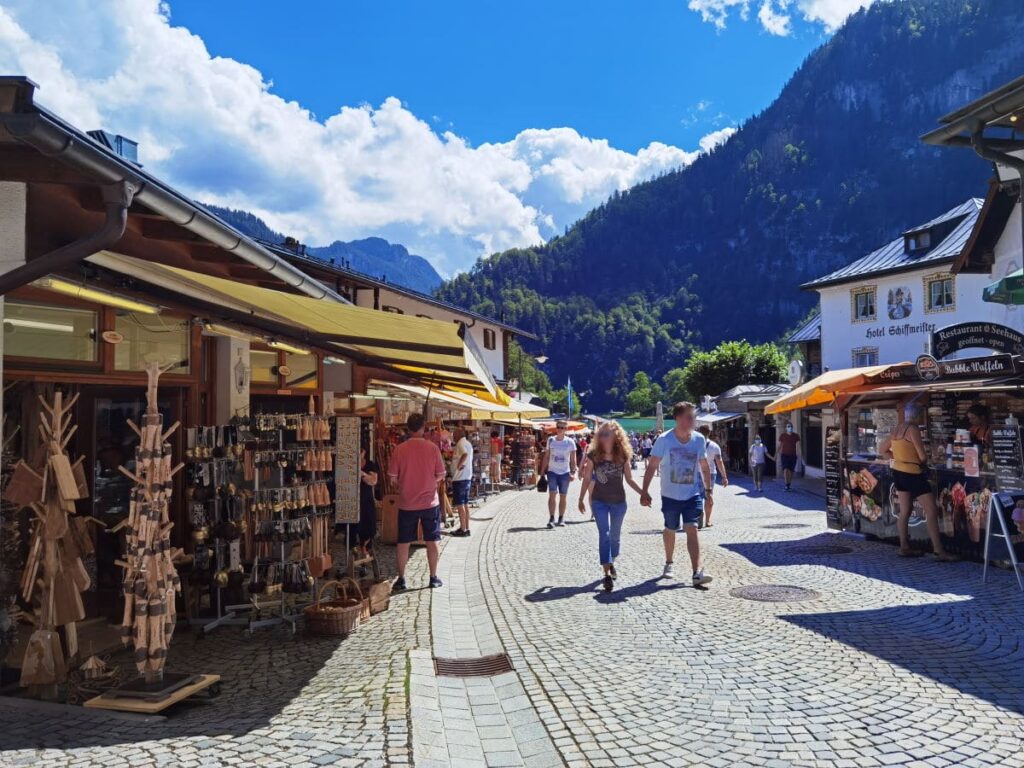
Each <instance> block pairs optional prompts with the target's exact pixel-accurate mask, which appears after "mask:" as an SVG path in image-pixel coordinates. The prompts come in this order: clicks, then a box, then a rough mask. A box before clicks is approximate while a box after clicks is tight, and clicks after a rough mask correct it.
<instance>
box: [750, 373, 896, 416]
mask: <svg viewBox="0 0 1024 768" xmlns="http://www.w3.org/2000/svg"><path fill="white" fill-rule="evenodd" d="M890 367H891V366H889V365H872V366H868V367H866V368H840V369H839V370H837V371H826V372H825V373H823V374H821V376H818V377H817V378H814V379H811V380H810V381H808V382H806V383H804V384H801V385H800V386H799V387H797V388H796V389H793V390H790V391H789V392H787V393H786V394H784V395H782V396H781V397H778V398H776V399H775V400H773V401H772V402H771V403H769V404H768V407H767V408H765V409H764V412H765V413H769V414H770V413H786V412H788V411H795V410H797V409H798V408H812V407H814V406H816V405H828V404H829V403H831V402H832V401H833V400H835V397H836V395H837V394H839V393H842V392H845V391H847V390H850V389H853V388H854V387H859V386H862V385H864V384H865V383H866V382H867V380H868V378H869V377H872V376H877V375H878V374H880V373H881V372H882V371H884V370H886V369H887V368H890Z"/></svg>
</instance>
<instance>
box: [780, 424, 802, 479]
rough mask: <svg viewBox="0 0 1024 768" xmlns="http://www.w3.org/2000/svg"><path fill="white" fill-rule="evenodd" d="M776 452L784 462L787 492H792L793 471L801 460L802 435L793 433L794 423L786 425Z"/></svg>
mask: <svg viewBox="0 0 1024 768" xmlns="http://www.w3.org/2000/svg"><path fill="white" fill-rule="evenodd" d="M776 451H777V453H778V454H779V459H780V461H781V462H782V477H783V479H784V480H785V481H786V490H787V491H789V490H792V485H793V471H794V470H795V469H796V463H797V461H798V460H799V459H800V435H798V434H796V433H795V432H794V431H793V425H792V423H789V424H786V431H785V432H783V433H782V434H781V435H779V445H778V447H777V448H776Z"/></svg>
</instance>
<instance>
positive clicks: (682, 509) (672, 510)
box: [661, 493, 704, 531]
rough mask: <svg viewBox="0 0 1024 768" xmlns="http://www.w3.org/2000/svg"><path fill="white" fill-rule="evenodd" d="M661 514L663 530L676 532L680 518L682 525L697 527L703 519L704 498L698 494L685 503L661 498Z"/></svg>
mask: <svg viewBox="0 0 1024 768" xmlns="http://www.w3.org/2000/svg"><path fill="white" fill-rule="evenodd" d="M661 514H662V517H664V518H665V528H666V529H668V530H670V531H675V530H678V528H679V521H680V518H681V519H682V522H683V525H684V526H685V525H699V524H700V523H701V521H702V519H703V517H704V496H703V494H700V493H698V494H697V495H696V496H693V497H692V498H689V499H686V501H680V500H679V499H670V498H668V497H667V496H662V497H661Z"/></svg>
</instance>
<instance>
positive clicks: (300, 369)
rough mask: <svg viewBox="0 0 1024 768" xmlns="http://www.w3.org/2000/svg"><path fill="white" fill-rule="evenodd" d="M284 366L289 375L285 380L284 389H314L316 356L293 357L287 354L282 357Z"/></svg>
mask: <svg viewBox="0 0 1024 768" xmlns="http://www.w3.org/2000/svg"><path fill="white" fill-rule="evenodd" d="M284 364H285V365H287V366H288V369H289V371H290V373H289V374H288V376H287V377H286V378H285V383H284V387H285V389H316V388H317V383H318V382H317V378H316V373H317V371H316V369H317V362H316V355H295V354H292V353H291V352H288V353H287V354H285V356H284Z"/></svg>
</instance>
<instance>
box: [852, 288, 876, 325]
mask: <svg viewBox="0 0 1024 768" xmlns="http://www.w3.org/2000/svg"><path fill="white" fill-rule="evenodd" d="M875 294H876V290H875V288H874V286H872V287H871V288H859V289H857V290H855V291H851V292H850V303H851V308H852V310H853V322H855V323H864V322H868V321H870V320H874V319H875Z"/></svg>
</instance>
